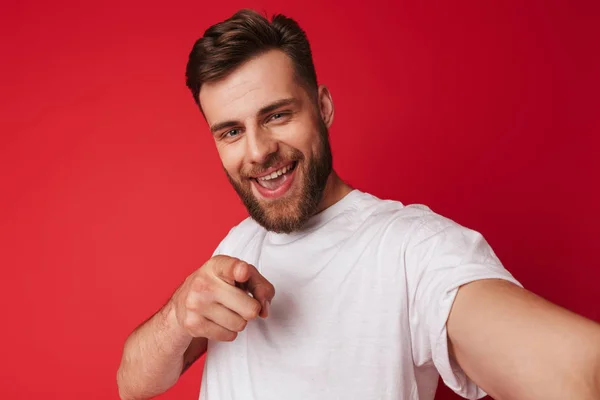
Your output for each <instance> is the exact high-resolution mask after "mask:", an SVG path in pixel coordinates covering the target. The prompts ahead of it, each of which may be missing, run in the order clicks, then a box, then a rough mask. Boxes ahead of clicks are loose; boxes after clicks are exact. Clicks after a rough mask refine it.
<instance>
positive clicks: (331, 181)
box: [317, 170, 352, 213]
mask: <svg viewBox="0 0 600 400" xmlns="http://www.w3.org/2000/svg"><path fill="white" fill-rule="evenodd" d="M351 191H352V187H350V185H348V184H347V183H346V182H344V181H342V180H341V179H340V177H339V176H338V174H337V173H336V172H335V171H333V170H332V171H331V174H329V177H328V178H327V183H326V184H325V189H324V190H323V198H322V199H321V202H320V203H319V209H318V210H317V213H320V212H321V211H323V210H325V209H326V208H329V207H331V206H332V205H334V204H335V203H337V202H338V201H340V200H341V199H343V198H344V197H345V196H346V195H347V194H348V193H350V192H351Z"/></svg>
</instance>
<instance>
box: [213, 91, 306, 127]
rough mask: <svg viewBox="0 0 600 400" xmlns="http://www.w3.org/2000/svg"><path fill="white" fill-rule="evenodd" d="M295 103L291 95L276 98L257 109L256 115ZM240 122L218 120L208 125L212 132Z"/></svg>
mask: <svg viewBox="0 0 600 400" xmlns="http://www.w3.org/2000/svg"><path fill="white" fill-rule="evenodd" d="M296 103H298V101H297V100H296V99H294V98H291V97H290V98H287V99H281V100H277V101H274V102H273V103H271V104H268V105H266V106H264V107H263V108H261V109H260V110H258V114H257V115H258V116H263V115H265V114H269V113H271V112H273V111H275V110H277V109H278V108H281V107H285V106H289V105H292V104H296ZM240 124H241V123H240V122H239V121H233V120H231V121H223V122H218V123H216V124H214V125H212V126H211V127H210V131H211V132H212V133H215V132H218V131H220V130H222V129H226V128H231V127H234V126H236V125H240Z"/></svg>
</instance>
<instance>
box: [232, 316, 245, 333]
mask: <svg viewBox="0 0 600 400" xmlns="http://www.w3.org/2000/svg"><path fill="white" fill-rule="evenodd" d="M246 325H248V321H246V320H245V319H243V318H240V319H239V320H238V321H237V322H236V323H235V329H234V331H236V332H241V331H243V330H244V329H246Z"/></svg>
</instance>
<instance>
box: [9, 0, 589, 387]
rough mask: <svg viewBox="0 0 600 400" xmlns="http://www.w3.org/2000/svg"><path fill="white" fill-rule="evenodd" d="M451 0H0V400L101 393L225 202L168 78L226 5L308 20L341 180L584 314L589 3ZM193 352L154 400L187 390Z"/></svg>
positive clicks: (202, 244) (190, 116) (207, 145)
mask: <svg viewBox="0 0 600 400" xmlns="http://www.w3.org/2000/svg"><path fill="white" fill-rule="evenodd" d="M159 3H160V4H159ZM454 3H455V2H445V1H441V2H418V1H406V2H393V1H389V2H385V1H379V0H372V1H369V2H366V3H365V2H361V3H358V2H356V3H354V2H351V1H346V2H327V3H323V4H321V2H319V1H306V2H292V3H288V2H286V3H285V4H284V3H283V2H278V1H261V2H259V1H255V0H252V1H248V2H242V1H213V2H200V1H194V2H192V1H189V2H187V3H183V2H180V1H170V2H166V3H165V2H156V4H154V3H153V2H148V1H144V2H142V1H136V2H127V3H121V2H118V1H115V0H110V1H108V2H79V1H70V2H43V1H5V0H4V1H3V2H2V7H1V8H2V11H1V12H0V19H1V21H0V37H1V39H0V40H1V46H2V47H1V54H0V58H1V63H0V68H1V71H0V72H1V74H0V75H1V77H0V79H1V92H2V94H1V96H0V103H1V104H0V115H1V120H0V121H1V126H0V135H1V141H0V157H1V158H0V163H1V166H2V168H1V170H0V173H1V175H0V207H1V208H0V227H1V229H0V265H1V271H2V279H1V282H2V286H3V288H2V290H1V291H0V301H1V304H2V314H3V316H2V329H1V330H0V332H1V333H0V335H1V337H0V349H1V350H0V354H1V355H2V362H1V363H0V397H1V398H3V399H34V398H46V399H116V398H117V391H116V384H115V373H116V369H117V366H118V364H119V358H120V355H121V346H122V344H123V341H124V340H125V338H126V336H127V335H128V333H129V332H130V331H131V330H132V329H133V328H134V327H135V326H136V325H137V324H138V323H140V322H141V321H142V320H144V319H145V318H146V317H147V316H149V315H150V314H152V313H153V312H154V311H155V310H156V309H158V308H159V307H160V306H161V305H162V304H163V303H164V302H165V301H166V300H167V299H168V297H169V296H170V294H171V292H172V291H173V290H174V289H175V288H176V287H177V285H178V284H179V283H180V282H181V281H182V280H183V279H184V278H185V276H187V275H188V274H189V273H191V272H192V271H193V270H194V269H195V268H197V267H199V266H200V265H201V264H202V263H203V262H204V261H205V260H206V259H207V258H208V257H209V256H210V254H211V252H212V250H213V249H214V247H215V246H216V245H217V243H218V242H219V241H220V239H221V238H222V237H223V236H224V235H225V234H226V232H227V231H228V230H229V228H230V227H231V226H232V225H233V224H235V223H237V222H238V221H239V220H241V219H242V218H243V217H244V216H245V210H244V209H243V207H242V206H241V203H240V202H239V201H238V199H237V197H236V195H235V193H234V191H233V190H232V189H231V188H230V187H229V183H228V182H227V179H226V178H225V176H224V174H223V172H222V170H221V166H220V163H219V160H218V156H217V153H216V151H215V149H214V145H213V142H212V139H211V137H210V135H209V133H208V131H207V128H206V126H205V124H204V121H203V120H202V117H201V115H200V113H199V112H198V111H197V110H196V108H195V105H194V103H193V101H192V99H191V97H190V95H189V93H188V92H187V89H186V88H185V85H184V67H185V63H186V59H187V54H188V52H189V50H190V49H191V46H192V44H193V42H194V41H195V40H196V38H198V37H199V36H201V34H202V33H203V31H204V29H206V28H207V27H208V26H209V25H210V24H212V23H214V22H217V21H219V20H222V19H224V18H226V17H228V16H229V15H231V14H232V13H233V12H234V11H236V10H237V9H238V8H240V7H252V8H257V9H259V10H265V11H267V12H269V13H270V14H271V13H274V12H282V13H285V14H288V15H289V16H292V17H294V18H296V19H297V20H298V21H299V22H300V24H301V25H302V26H303V27H304V28H305V30H306V31H307V33H308V35H309V38H310V39H311V43H312V47H313V51H314V57H315V62H316V66H317V72H318V76H319V79H320V81H321V82H323V83H326V84H328V85H329V87H330V89H331V91H332V93H333V97H334V100H335V102H336V110H337V113H336V121H335V123H334V126H333V128H332V130H331V136H332V145H333V151H334V158H335V166H336V168H337V170H338V171H339V172H340V174H341V175H342V177H344V178H345V179H347V180H348V181H349V182H350V183H351V184H353V185H355V186H356V187H358V188H360V189H362V190H366V191H369V192H371V193H373V194H375V195H377V196H379V197H385V198H393V199H397V200H401V201H403V202H404V203H405V204H406V203H415V202H417V203H425V204H427V205H429V206H430V207H432V208H433V209H434V210H436V211H437V212H439V213H442V214H444V215H446V216H448V217H451V218H453V219H455V220H457V221H458V222H460V223H462V224H463V225H467V226H469V227H472V228H474V229H477V230H479V231H481V232H482V233H483V234H484V235H485V236H486V237H487V239H488V241H489V242H490V243H491V244H492V246H493V247H494V249H495V250H496V252H497V254H498V255H499V256H500V258H501V259H502V260H503V262H504V263H505V265H506V266H507V268H508V269H509V270H511V271H512V272H513V273H514V275H515V276H516V277H517V278H518V279H520V280H521V281H522V282H523V283H524V284H525V285H526V287H528V288H529V289H530V290H532V291H534V292H536V293H538V294H541V295H543V296H544V297H546V298H548V299H550V300H552V301H554V302H556V303H558V304H560V305H563V306H565V307H567V308H569V309H571V310H574V311H576V312H578V313H580V314H583V315H585V316H587V317H588V318H592V319H594V320H596V321H600V300H599V297H600V296H599V295H600V291H599V289H598V284H599V281H600V272H599V267H600V263H599V262H598V255H599V251H598V250H599V248H600V246H599V245H598V226H600V210H599V205H600V194H599V190H598V186H599V181H600V179H599V172H600V162H599V156H598V150H599V148H600V146H599V145H598V138H597V137H598V134H599V133H600V117H599V110H600V100H599V99H600V95H599V93H600V79H599V74H600V73H599V71H600V51H599V48H600V42H599V40H598V39H599V28H598V27H599V26H600V9H599V8H600V7H599V6H598V4H599V3H597V2H594V1H587V2H585V1H580V2H575V1H564V2H557V1H525V2H523V1H514V2H507V1H485V2H482V1H475V0H474V1H468V2H460V4H458V5H457V4H454ZM490 362H493V360H490ZM201 369H202V366H201V364H198V365H196V366H194V367H193V368H192V369H191V370H190V371H189V372H188V373H186V374H185V376H184V377H183V378H182V380H181V381H180V382H179V384H178V385H177V386H176V387H175V388H174V389H173V390H172V391H170V392H169V393H167V394H166V395H164V396H162V397H161V398H164V399H195V398H197V394H198V390H199V382H200V377H201ZM232 384H235V377H232ZM453 398H455V396H453V395H451V394H450V393H449V391H448V390H447V389H445V388H441V389H440V391H439V395H438V399H453Z"/></svg>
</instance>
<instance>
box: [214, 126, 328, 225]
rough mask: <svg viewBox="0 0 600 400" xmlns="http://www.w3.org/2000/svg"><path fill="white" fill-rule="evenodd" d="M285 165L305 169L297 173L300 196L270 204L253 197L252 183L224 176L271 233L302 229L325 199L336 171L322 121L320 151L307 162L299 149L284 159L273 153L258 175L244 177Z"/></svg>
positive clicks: (285, 198) (258, 220)
mask: <svg viewBox="0 0 600 400" xmlns="http://www.w3.org/2000/svg"><path fill="white" fill-rule="evenodd" d="M283 161H295V162H296V169H300V166H302V174H298V172H300V171H295V172H294V174H295V176H294V179H299V178H301V179H302V181H301V182H299V183H300V190H299V193H298V194H294V195H292V196H288V197H284V198H281V199H275V200H270V201H268V202H264V201H261V200H259V199H258V198H257V197H256V196H255V195H254V193H252V187H251V185H252V183H251V182H250V179H248V178H243V179H245V180H246V182H240V181H237V180H235V179H234V178H233V177H231V175H229V173H228V172H227V171H225V173H226V174H227V178H229V182H231V185H232V186H233V188H234V189H235V191H236V192H237V194H238V196H239V197H240V199H241V200H242V202H243V203H244V206H246V209H247V210H248V213H249V214H250V217H252V219H254V220H255V221H256V222H257V223H258V224H260V225H261V226H262V227H263V228H265V229H266V230H268V231H273V232H277V233H291V232H294V231H297V230H299V229H301V228H302V226H303V225H304V224H305V223H306V222H307V221H308V220H309V219H310V217H312V216H313V215H315V214H316V213H317V210H318V208H319V203H320V202H321V199H322V198H323V192H324V190H325V185H326V184H327V178H328V177H329V174H330V173H331V171H332V168H333V157H332V154H331V146H330V144H329V132H328V130H327V126H325V124H324V122H323V121H322V120H321V119H320V118H319V150H318V152H317V153H316V154H315V155H314V156H313V157H311V158H309V159H306V157H305V156H304V155H303V154H302V152H300V151H299V150H297V149H293V150H291V151H290V154H287V155H286V157H283V155H282V154H280V153H274V154H271V155H270V156H269V157H268V159H267V160H266V162H265V163H264V164H263V165H261V166H260V170H257V171H256V173H254V171H252V173H248V174H243V176H255V175H257V174H259V173H260V172H261V171H264V170H266V169H268V168H270V167H271V166H273V165H277V164H278V163H282V162H283ZM244 183H247V184H244ZM292 184H294V183H292Z"/></svg>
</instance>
